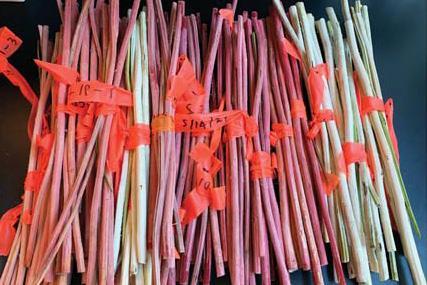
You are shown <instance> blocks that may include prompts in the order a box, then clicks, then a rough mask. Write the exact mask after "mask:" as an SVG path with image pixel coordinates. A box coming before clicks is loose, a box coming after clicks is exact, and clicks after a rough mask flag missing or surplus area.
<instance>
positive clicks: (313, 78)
mask: <svg viewBox="0 0 427 285" xmlns="http://www.w3.org/2000/svg"><path fill="white" fill-rule="evenodd" d="M328 74H329V72H328V65H327V64H326V63H322V64H319V65H316V66H315V67H312V68H311V69H310V72H309V74H308V89H309V91H310V99H311V102H310V103H311V106H312V113H313V114H314V115H315V114H316V113H317V112H319V111H320V107H321V105H322V103H323V95H324V92H325V87H326V86H325V81H324V80H323V77H325V78H328Z"/></svg>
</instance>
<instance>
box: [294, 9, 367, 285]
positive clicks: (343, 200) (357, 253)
mask: <svg viewBox="0 0 427 285" xmlns="http://www.w3.org/2000/svg"><path fill="white" fill-rule="evenodd" d="M297 9H298V15H299V16H300V22H301V23H302V29H303V35H304V43H305V47H306V50H307V53H306V56H307V58H308V60H307V62H309V66H308V67H309V68H311V67H314V66H316V65H317V64H320V63H321V60H319V59H317V58H315V56H314V54H313V52H312V49H313V43H312V42H311V41H312V40H311V36H310V35H309V34H307V33H309V32H310V27H309V23H308V20H307V17H306V12H305V7H304V4H303V3H301V2H299V3H297ZM307 69H308V68H307ZM323 80H324V83H325V84H324V86H325V92H324V102H323V106H322V107H323V108H326V109H332V103H331V98H330V94H329V88H328V85H327V81H326V78H324V77H323ZM326 125H327V128H328V133H329V137H330V140H331V146H332V152H333V154H334V158H335V164H336V165H339V158H340V156H341V155H342V147H341V141H340V137H339V133H338V128H337V126H336V123H335V122H334V121H328V122H327V123H326ZM338 175H339V191H338V193H339V195H338V197H339V199H340V206H341V208H342V211H343V216H344V219H345V224H346V229H347V233H348V235H349V237H350V240H351V249H352V257H353V261H354V265H355V267H356V268H355V269H356V272H357V279H358V281H359V282H369V281H370V274H369V267H368V264H367V261H366V259H365V253H364V250H363V246H362V241H361V239H360V235H359V232H358V227H357V224H356V220H355V217H354V213H353V212H352V205H351V200H350V196H349V189H348V184H347V177H346V174H345V173H343V172H340V173H339V174H338Z"/></svg>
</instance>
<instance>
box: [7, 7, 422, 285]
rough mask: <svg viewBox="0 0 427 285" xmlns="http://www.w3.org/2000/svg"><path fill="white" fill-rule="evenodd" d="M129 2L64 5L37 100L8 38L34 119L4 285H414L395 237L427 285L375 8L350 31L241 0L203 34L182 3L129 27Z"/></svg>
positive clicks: (350, 18)
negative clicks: (124, 7)
mask: <svg viewBox="0 0 427 285" xmlns="http://www.w3.org/2000/svg"><path fill="white" fill-rule="evenodd" d="M119 2H120V1H119V0H110V1H109V2H108V3H107V2H106V1H104V0H97V1H95V0H84V1H83V3H81V5H79V4H78V3H77V1H76V0H65V2H62V1H61V0H57V5H58V10H59V13H60V16H61V20H62V25H61V27H60V30H59V31H57V32H56V33H55V34H53V33H52V31H50V29H49V27H48V26H39V29H38V31H39V38H40V41H39V47H38V59H36V60H35V64H36V65H37V66H38V67H39V78H40V90H39V91H38V92H37V93H38V96H37V95H35V93H34V92H33V91H32V90H31V88H30V87H29V85H28V84H27V83H26V81H25V79H24V78H23V77H22V76H20V75H19V72H18V71H17V70H16V69H14V68H13V66H11V65H10V64H9V63H8V61H7V58H8V57H9V56H10V55H11V54H12V53H13V51H14V50H16V48H18V47H19V45H20V44H21V41H20V40H19V38H17V36H16V35H14V34H13V33H12V32H11V31H9V30H7V29H6V28H4V29H5V30H3V31H1V32H0V48H1V50H0V53H1V54H0V67H1V68H0V71H1V72H2V73H4V75H5V76H7V78H8V79H9V80H10V81H11V82H12V83H13V84H15V85H17V86H18V87H19V88H20V89H21V91H22V93H23V95H24V96H25V97H26V98H27V99H28V100H29V101H30V103H31V104H32V106H33V108H32V110H33V111H32V113H31V114H32V115H31V116H30V119H29V124H28V129H29V130H28V132H29V135H30V139H31V150H30V157H29V162H28V171H27V176H26V179H25V183H24V190H25V191H24V195H23V196H22V199H23V201H22V204H20V205H18V206H16V207H15V208H12V209H11V210H9V211H7V212H6V213H5V214H4V215H3V217H2V219H1V220H0V230H1V235H2V240H1V241H0V253H1V254H2V255H7V256H8V258H7V263H6V266H5V268H4V270H3V273H2V275H1V280H0V283H1V284H41V283H43V284H46V283H54V284H70V283H71V282H72V281H71V280H72V278H75V276H78V277H79V278H81V283H84V284H129V283H131V284H176V283H179V284H188V283H191V284H196V283H199V282H200V283H203V284H210V283H211V282H213V281H214V278H215V277H221V276H224V275H226V274H228V275H229V278H230V280H231V283H232V284H235V285H237V284H256V283H257V282H259V281H260V280H261V282H262V284H270V283H272V282H276V283H277V284H290V283H291V275H290V273H291V272H294V271H296V270H299V269H302V270H304V271H308V270H310V271H311V272H312V279H313V282H314V283H315V284H323V283H324V278H325V276H322V267H323V266H325V265H327V264H328V263H329V264H330V265H331V268H333V272H334V278H335V281H336V282H338V283H340V284H345V283H346V279H345V275H347V276H348V277H349V278H350V279H355V280H356V281H357V282H360V283H371V272H375V273H377V274H379V278H380V280H383V281H384V280H389V279H392V280H396V281H397V280H399V276H398V271H397V264H396V255H397V252H396V241H395V238H396V237H399V238H400V240H401V243H402V246H403V252H404V254H405V256H406V257H407V260H408V263H409V267H410V269H411V272H412V277H413V282H414V284H426V280H425V277H424V273H423V269H422V267H421V262H420V258H419V255H418V252H417V248H416V245H415V239H414V234H413V232H412V228H413V229H414V232H416V233H417V234H418V235H419V234H420V233H419V229H418V226H417V223H416V221H415V217H414V214H413V212H412V209H411V206H410V203H409V200H408V195H407V193H406V190H405V186H404V183H403V180H402V175H401V171H400V165H399V152H398V145H397V139H396V135H395V132H394V129H393V102H392V101H391V99H389V100H387V101H385V102H384V100H383V95H382V92H381V87H380V83H379V80H378V73H377V69H376V65H375V60H374V51H373V44H372V38H371V30H370V22H369V15H368V8H367V6H364V5H362V4H361V3H360V2H359V1H356V2H355V3H354V6H352V7H350V6H349V4H348V2H347V0H342V3H341V6H342V18H343V19H344V22H343V23H340V22H339V21H338V17H337V15H336V14H335V11H334V10H333V9H332V8H326V12H327V19H323V18H321V19H315V18H314V16H313V15H312V14H310V13H307V12H306V10H305V8H304V4H303V3H302V2H300V3H297V4H296V5H295V6H291V7H289V10H288V11H285V9H284V7H283V5H282V3H281V2H280V0H274V1H273V4H274V6H272V7H271V9H270V13H269V15H268V16H267V17H266V18H260V17H258V15H257V12H243V13H242V14H241V15H237V14H236V13H235V11H236V6H237V1H233V3H232V4H228V5H226V7H219V8H218V9H217V8H215V9H213V11H212V14H211V21H210V23H208V24H204V23H202V20H201V18H200V15H199V14H187V13H186V12H185V3H184V2H183V1H179V2H177V3H176V2H174V3H172V5H171V9H170V11H168V12H166V11H165V10H164V9H163V7H162V3H161V1H160V0H147V1H146V3H140V0H134V2H133V5H132V7H131V9H129V10H128V13H127V15H126V16H125V17H122V18H121V17H120V13H119V8H120V7H119ZM243 8H244V7H243ZM243 10H244V9H243ZM53 35H54V37H53V38H52V36H53ZM329 250H330V252H331V256H332V258H331V259H330V260H328V255H327V251H329ZM214 276H215V277H214ZM73 280H74V281H75V279H73ZM79 280H80V279H79Z"/></svg>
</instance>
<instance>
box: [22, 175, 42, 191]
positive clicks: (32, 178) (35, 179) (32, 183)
mask: <svg viewBox="0 0 427 285" xmlns="http://www.w3.org/2000/svg"><path fill="white" fill-rule="evenodd" d="M42 179H43V172H42V171H39V170H33V171H29V172H28V173H27V176H26V177H25V181H24V191H28V192H36V193H37V192H38V191H39V189H40V185H41V183H42Z"/></svg>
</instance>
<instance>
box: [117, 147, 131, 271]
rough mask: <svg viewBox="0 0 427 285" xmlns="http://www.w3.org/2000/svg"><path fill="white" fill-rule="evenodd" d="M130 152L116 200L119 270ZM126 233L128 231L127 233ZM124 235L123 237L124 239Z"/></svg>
mask: <svg viewBox="0 0 427 285" xmlns="http://www.w3.org/2000/svg"><path fill="white" fill-rule="evenodd" d="M128 172H129V152H128V151H125V152H124V154H123V162H122V173H121V175H120V184H119V190H118V193H117V202H116V213H115V218H114V270H115V271H117V265H118V259H119V252H120V246H121V240H122V227H123V217H125V216H126V215H124V213H125V210H126V209H127V203H125V202H126V201H127V200H128V199H127V196H128V192H129V180H128V177H129V176H128ZM125 234H126V233H125ZM124 238H125V237H124V235H123V239H124Z"/></svg>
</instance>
